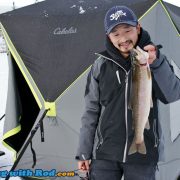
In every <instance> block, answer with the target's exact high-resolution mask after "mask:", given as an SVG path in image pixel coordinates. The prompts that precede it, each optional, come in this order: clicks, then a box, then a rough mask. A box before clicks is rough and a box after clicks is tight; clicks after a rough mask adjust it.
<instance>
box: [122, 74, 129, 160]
mask: <svg viewBox="0 0 180 180" xmlns="http://www.w3.org/2000/svg"><path fill="white" fill-rule="evenodd" d="M125 83H126V89H125V124H126V143H125V148H124V156H123V162H126V153H127V143H128V122H127V90H128V73H127V72H126V79H125Z"/></svg>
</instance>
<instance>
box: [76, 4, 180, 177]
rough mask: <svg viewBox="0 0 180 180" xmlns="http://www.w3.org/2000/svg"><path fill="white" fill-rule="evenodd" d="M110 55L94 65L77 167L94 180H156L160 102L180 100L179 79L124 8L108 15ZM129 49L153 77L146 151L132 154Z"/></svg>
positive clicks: (104, 53) (105, 52)
mask: <svg viewBox="0 0 180 180" xmlns="http://www.w3.org/2000/svg"><path fill="white" fill-rule="evenodd" d="M104 26H105V31H106V50H105V51H104V52H102V53H100V54H98V55H99V58H98V59H97V60H96V61H95V62H94V64H93V65H92V68H91V71H90V73H89V75H88V78H87V85H86V91H85V111H84V114H83V116H82V127H81V129H80V137H79V147H78V151H77V156H76V159H77V160H78V168H79V169H81V170H82V171H85V172H86V171H90V179H91V180H110V179H111V180H120V179H121V177H122V175H124V179H125V180H135V179H137V180H155V171H156V166H157V162H158V157H159V153H158V145H159V133H158V103H157V100H158V99H159V100H161V101H162V102H163V103H166V104H167V103H170V102H174V101H176V100H178V99H180V80H179V79H178V78H177V77H176V75H175V74H174V72H173V70H172V67H171V66H170V65H169V63H168V61H167V59H166V57H165V56H164V55H162V54H161V53H160V51H159V50H158V48H157V47H156V46H155V45H153V43H152V42H151V39H150V36H149V34H148V32H147V31H145V30H144V29H143V28H141V26H140V24H139V23H138V20H137V17H136V15H135V14H134V12H133V11H132V10H131V9H129V8H128V7H125V6H115V7H112V8H111V9H110V10H109V11H108V12H107V13H106V15H105V19H104ZM131 50H134V51H135V52H136V53H137V56H136V58H137V59H138V60H139V61H141V62H142V61H145V62H146V63H143V64H139V66H140V68H144V67H145V66H149V65H150V68H151V74H152V103H153V108H151V110H150V113H149V125H150V129H149V130H145V131H144V142H145V145H146V150H147V151H146V152H145V153H140V151H135V152H133V153H128V152H129V149H130V146H131V144H132V141H133V137H134V130H133V128H132V125H133V122H132V111H131V110H130V109H128V102H129V99H130V97H131V93H130V92H131V91H130V90H131V86H130V85H131V83H130V82H131V78H132V77H131V75H132V73H131V71H132V67H131V59H132V55H131V53H130V52H131Z"/></svg>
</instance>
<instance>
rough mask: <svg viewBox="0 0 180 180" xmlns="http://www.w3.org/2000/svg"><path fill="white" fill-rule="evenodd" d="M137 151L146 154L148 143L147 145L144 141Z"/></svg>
mask: <svg viewBox="0 0 180 180" xmlns="http://www.w3.org/2000/svg"><path fill="white" fill-rule="evenodd" d="M137 151H138V153H140V154H146V145H145V143H144V141H143V142H142V143H141V144H138V145H137Z"/></svg>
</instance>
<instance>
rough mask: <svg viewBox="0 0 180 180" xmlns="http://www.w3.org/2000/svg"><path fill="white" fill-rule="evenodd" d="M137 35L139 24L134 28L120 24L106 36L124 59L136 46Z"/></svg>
mask: <svg viewBox="0 0 180 180" xmlns="http://www.w3.org/2000/svg"><path fill="white" fill-rule="evenodd" d="M139 33H140V25H139V24H138V25H137V26H136V27H134V26H130V25H128V24H120V25H117V26H116V27H115V28H114V29H113V30H112V31H111V33H110V34H109V35H108V36H109V38H110V40H111V42H112V44H113V45H114V46H115V47H116V48H117V49H118V50H119V51H120V53H121V54H122V55H123V56H124V57H125V58H126V57H128V56H129V53H130V50H131V49H132V48H133V47H134V46H135V45H136V43H137V40H138V34H139Z"/></svg>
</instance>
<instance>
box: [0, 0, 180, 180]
mask: <svg viewBox="0 0 180 180" xmlns="http://www.w3.org/2000/svg"><path fill="white" fill-rule="evenodd" d="M114 5H127V6H129V7H130V8H132V9H133V10H134V11H135V13H136V14H137V16H138V18H139V20H140V23H141V24H142V26H143V27H144V29H146V30H147V31H149V33H150V34H151V37H152V40H153V41H154V42H155V44H162V45H163V49H162V52H163V53H165V54H166V55H167V57H168V59H169V60H170V62H171V63H172V64H173V65H174V67H175V69H176V73H177V76H178V73H179V68H178V67H180V61H179V57H180V51H178V47H180V40H179V30H180V23H179V22H180V19H179V18H180V14H179V12H180V11H179V8H178V7H175V6H173V5H170V4H168V3H164V2H162V1H156V0H134V1H132V0H126V1H124V0H118V1H117V0H91V1H88V0H80V1H79V0H46V1H44V2H41V3H36V4H34V5H31V6H28V7H24V8H21V9H17V10H14V11H11V12H7V13H5V14H2V15H0V21H1V28H2V31H3V34H4V37H5V40H6V43H7V45H8V48H9V59H8V61H9V88H8V99H7V108H6V120H5V130H4V137H3V139H4V144H5V145H6V146H9V148H11V149H13V150H15V151H16V152H20V151H21V150H20V149H21V148H22V147H23V146H24V144H25V142H26V139H27V137H28V134H30V135H31V131H32V129H33V127H34V126H35V125H36V124H37V120H39V118H40V117H41V115H42V114H43V113H44V110H45V109H50V110H49V111H48V112H47V114H46V117H45V119H44V120H43V123H42V124H41V125H40V128H39V129H38V130H37V132H36V133H35V135H34V137H33V139H32V147H33V149H34V150H35V153H36V165H35V167H34V169H44V170H52V169H56V170H57V171H73V170H75V169H77V164H76V161H75V159H74V157H75V153H76V148H77V144H78V134H79V128H80V118H81V115H82V113H83V107H84V99H83V96H84V91H85V83H86V78H87V74H88V72H89V69H90V66H91V64H92V63H93V62H94V60H95V58H96V56H95V55H94V53H95V52H99V51H102V50H103V49H104V42H105V33H104V27H103V19H104V15H105V12H106V11H107V10H108V9H109V8H110V7H112V6H114ZM179 107H180V102H179V101H178V102H175V103H173V104H171V105H163V104H161V103H160V119H161V122H160V123H161V124H162V127H163V128H162V132H163V133H162V134H163V135H164V141H165V146H164V149H165V154H164V156H163V157H162V158H164V162H162V163H160V164H159V172H158V173H157V179H163V180H169V179H175V177H176V176H177V175H178V174H180V153H179V152H178V149H179V148H180V138H178V135H179V128H178V126H179V125H180V121H179V122H178V120H179V117H180V115H179V110H178V109H179ZM37 116H38V117H37ZM36 118H37V120H36ZM177 123H178V124H177ZM17 155H18V154H17ZM33 163H34V161H33V155H32V151H31V146H30V145H29V146H28V148H27V149H26V151H25V152H24V154H23V156H22V158H21V159H20V162H19V163H18V164H17V166H16V169H32V170H33V168H32V165H33ZM43 179H45V178H43ZM50 179H51V178H50ZM62 179H63V178H62ZM65 179H68V178H67V177H66V178H65ZM69 179H76V178H75V177H74V178H72V177H70V178H69Z"/></svg>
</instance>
